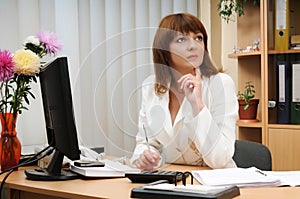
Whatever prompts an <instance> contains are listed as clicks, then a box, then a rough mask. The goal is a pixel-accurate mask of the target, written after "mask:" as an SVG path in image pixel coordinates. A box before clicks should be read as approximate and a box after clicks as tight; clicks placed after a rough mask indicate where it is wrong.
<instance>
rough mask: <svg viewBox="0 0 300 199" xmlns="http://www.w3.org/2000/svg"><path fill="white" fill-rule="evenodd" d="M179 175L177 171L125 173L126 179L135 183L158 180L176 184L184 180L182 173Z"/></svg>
mask: <svg viewBox="0 0 300 199" xmlns="http://www.w3.org/2000/svg"><path fill="white" fill-rule="evenodd" d="M177 173H178V172H177V171H164V170H160V171H158V170H155V171H141V172H138V173H125V177H127V178H128V179H130V180H131V182H134V183H151V182H155V181H158V180H168V182H169V183H175V181H177V182H179V181H181V180H182V173H178V174H177ZM176 174H177V175H176ZM176 178H177V180H176Z"/></svg>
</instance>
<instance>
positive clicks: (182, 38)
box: [176, 37, 185, 43]
mask: <svg viewBox="0 0 300 199" xmlns="http://www.w3.org/2000/svg"><path fill="white" fill-rule="evenodd" d="M184 41H185V37H180V38H178V39H177V40H176V42H177V43H182V42H184Z"/></svg>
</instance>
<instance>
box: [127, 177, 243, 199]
mask: <svg viewBox="0 0 300 199" xmlns="http://www.w3.org/2000/svg"><path fill="white" fill-rule="evenodd" d="M167 182H168V181H167V180H160V181H157V182H154V183H150V184H148V185H155V184H160V183H167ZM239 195H240V189H239V188H238V187H237V186H228V187H223V188H220V189H216V190H214V191H210V192H205V191H204V192H203V193H201V192H197V191H195V192H192V191H191V192H188V191H173V190H159V189H147V188H146V187H145V186H139V187H135V188H133V189H132V190H131V195H130V197H131V198H142V199H153V198H164V199H182V198H192V199H193V198H195V199H208V198H209V199H230V198H233V197H236V196H239Z"/></svg>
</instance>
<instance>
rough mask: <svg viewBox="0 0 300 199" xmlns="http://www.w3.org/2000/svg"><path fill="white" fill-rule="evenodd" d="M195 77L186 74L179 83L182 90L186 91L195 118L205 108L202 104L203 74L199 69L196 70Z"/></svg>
mask: <svg viewBox="0 0 300 199" xmlns="http://www.w3.org/2000/svg"><path fill="white" fill-rule="evenodd" d="M194 72H195V75H193V74H186V75H183V76H182V77H181V78H180V79H179V80H178V83H179V84H180V88H181V89H182V90H183V91H184V95H185V96H186V98H187V100H188V101H189V102H190V103H191V105H192V108H193V112H194V116H196V115H197V114H198V113H199V112H200V111H201V110H202V108H203V107H204V104H203V102H202V83H201V74H200V71H199V69H196V68H194Z"/></svg>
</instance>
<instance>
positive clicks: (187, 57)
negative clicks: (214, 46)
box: [169, 32, 204, 75]
mask: <svg viewBox="0 0 300 199" xmlns="http://www.w3.org/2000/svg"><path fill="white" fill-rule="evenodd" d="M169 49H170V55H171V63H172V64H171V67H172V68H173V69H174V70H175V71H177V72H179V73H181V74H182V75H184V74H188V73H193V72H194V68H198V67H199V66H200V65H201V64H202V62H203V55H204V41H203V34H202V33H193V32H190V33H189V34H183V33H178V34H177V35H176V36H175V37H174V39H173V40H172V41H171V43H170V45H169Z"/></svg>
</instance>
